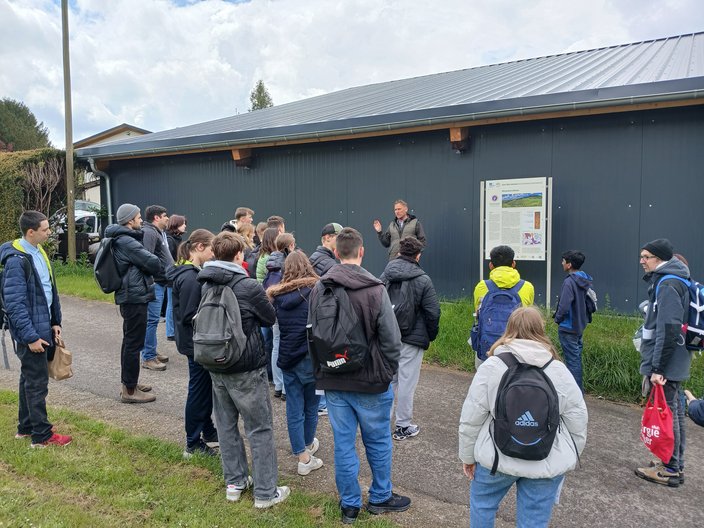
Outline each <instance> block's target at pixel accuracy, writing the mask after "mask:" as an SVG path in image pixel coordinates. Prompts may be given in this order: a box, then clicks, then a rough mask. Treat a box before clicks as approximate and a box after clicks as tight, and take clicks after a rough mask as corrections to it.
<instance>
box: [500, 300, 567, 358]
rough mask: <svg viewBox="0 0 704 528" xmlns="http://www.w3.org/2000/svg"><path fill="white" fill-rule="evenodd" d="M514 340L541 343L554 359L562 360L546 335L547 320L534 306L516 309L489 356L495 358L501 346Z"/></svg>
mask: <svg viewBox="0 0 704 528" xmlns="http://www.w3.org/2000/svg"><path fill="white" fill-rule="evenodd" d="M514 339H526V340H528V341H535V342H536V343H540V344H541V345H543V346H544V347H545V348H546V349H547V351H548V352H550V354H552V357H553V358H554V359H557V360H559V359H560V356H559V355H558V354H557V351H556V350H555V347H554V346H553V344H552V341H550V338H549V337H548V336H547V334H546V333H545V320H544V319H543V316H542V314H541V313H540V311H538V309H537V308H534V307H532V306H527V307H520V308H516V310H514V312H513V313H512V314H511V317H509V318H508V323H506V330H505V331H504V333H503V335H502V336H501V337H500V338H499V339H498V341H496V343H494V344H493V346H492V347H491V350H489V353H488V355H489V356H493V355H494V350H496V349H497V348H498V347H500V346H501V345H509V344H511V341H513V340H514Z"/></svg>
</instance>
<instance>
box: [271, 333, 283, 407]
mask: <svg viewBox="0 0 704 528" xmlns="http://www.w3.org/2000/svg"><path fill="white" fill-rule="evenodd" d="M271 331H272V334H273V338H272V348H271V375H272V377H273V378H274V390H280V391H282V392H283V393H284V394H286V387H284V376H283V374H281V369H280V368H279V367H278V366H277V365H276V362H277V361H278V360H279V343H280V342H281V331H280V330H279V323H276V324H274V326H272V327H271Z"/></svg>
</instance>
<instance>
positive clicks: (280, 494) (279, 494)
mask: <svg viewBox="0 0 704 528" xmlns="http://www.w3.org/2000/svg"><path fill="white" fill-rule="evenodd" d="M290 494H291V488H289V487H288V486H279V487H278V488H276V495H274V498H273V499H257V498H256V497H255V498H254V507H255V508H271V507H272V506H274V505H275V504H278V503H280V502H283V501H285V500H286V497H288V496H289V495H290Z"/></svg>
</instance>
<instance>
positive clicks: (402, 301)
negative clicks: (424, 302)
mask: <svg viewBox="0 0 704 528" xmlns="http://www.w3.org/2000/svg"><path fill="white" fill-rule="evenodd" d="M386 290H387V291H388V293H389V300H391V304H392V305H393V308H394V315H395V316H396V321H397V322H398V329H399V330H401V335H402V336H407V335H408V334H410V333H411V331H412V330H413V327H414V326H415V325H416V296H415V288H414V287H413V285H412V284H411V281H410V280H404V281H394V282H390V283H389V285H388V286H387V287H386Z"/></svg>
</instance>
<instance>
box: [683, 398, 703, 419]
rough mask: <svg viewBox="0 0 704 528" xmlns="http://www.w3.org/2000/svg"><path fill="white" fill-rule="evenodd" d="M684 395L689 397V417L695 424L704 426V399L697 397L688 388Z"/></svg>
mask: <svg viewBox="0 0 704 528" xmlns="http://www.w3.org/2000/svg"><path fill="white" fill-rule="evenodd" d="M684 395H685V397H686V398H687V410H688V412H689V417H690V418H691V420H692V421H693V422H694V423H695V424H697V425H701V426H702V427H704V400H702V399H698V398H695V397H694V395H693V394H692V393H691V392H689V391H688V390H686V391H684Z"/></svg>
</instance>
